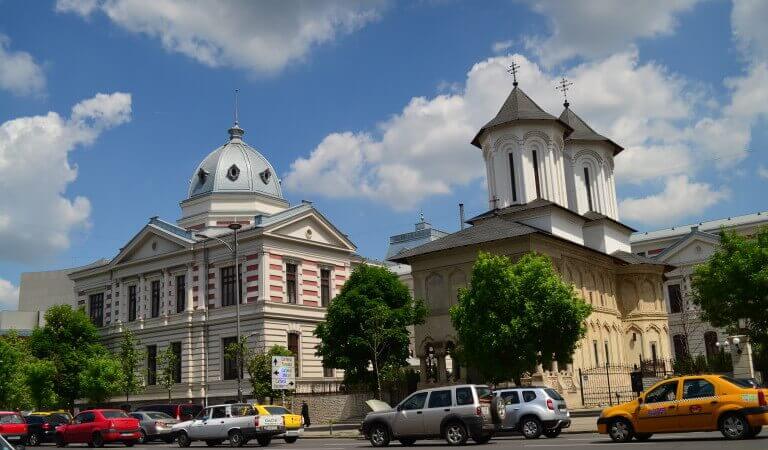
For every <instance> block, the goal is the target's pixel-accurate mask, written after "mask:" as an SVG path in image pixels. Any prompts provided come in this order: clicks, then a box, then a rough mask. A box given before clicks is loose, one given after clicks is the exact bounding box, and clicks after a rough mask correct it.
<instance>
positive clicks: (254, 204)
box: [178, 121, 288, 230]
mask: <svg viewBox="0 0 768 450" xmlns="http://www.w3.org/2000/svg"><path fill="white" fill-rule="evenodd" d="M228 131H229V139H228V141H227V142H226V143H225V144H224V145H222V146H220V147H218V148H217V149H215V150H214V151H212V152H211V153H209V154H208V156H206V157H205V158H204V159H203V161H202V162H201V163H200V164H199V165H198V166H197V168H196V169H195V171H194V172H193V173H192V176H191V177H190V180H189V190H188V192H187V198H186V200H184V201H182V202H181V210H182V217H181V219H180V220H179V221H178V223H179V226H181V227H184V228H186V229H194V230H202V229H207V228H215V227H223V228H226V226H227V225H229V224H230V223H232V222H235V221H237V222H241V223H243V224H250V223H253V221H254V217H255V216H257V215H260V214H274V213H276V212H279V211H282V210H284V209H286V208H287V207H288V202H287V201H286V200H285V199H284V198H283V193H282V189H281V186H280V179H279V178H278V176H277V174H276V173H275V169H274V168H273V167H272V164H270V163H269V161H268V160H267V159H266V158H265V157H264V156H263V155H262V154H261V153H259V152H258V151H257V150H256V149H254V148H253V147H251V146H250V145H248V144H246V143H245V141H243V135H244V134H245V131H244V130H243V129H242V128H240V126H239V124H238V123H237V121H236V122H235V123H234V125H233V126H232V127H231V128H230V129H229V130H228Z"/></svg>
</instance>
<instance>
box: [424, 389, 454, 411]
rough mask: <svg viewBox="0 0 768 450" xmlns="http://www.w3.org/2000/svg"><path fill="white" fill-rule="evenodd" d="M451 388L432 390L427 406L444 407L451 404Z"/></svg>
mask: <svg viewBox="0 0 768 450" xmlns="http://www.w3.org/2000/svg"><path fill="white" fill-rule="evenodd" d="M451 403H452V401H451V390H450V389H446V390H444V391H432V392H430V394H429V402H427V408H446V407H450V406H451Z"/></svg>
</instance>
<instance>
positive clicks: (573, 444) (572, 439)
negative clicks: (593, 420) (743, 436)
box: [27, 431, 768, 450]
mask: <svg viewBox="0 0 768 450" xmlns="http://www.w3.org/2000/svg"><path fill="white" fill-rule="evenodd" d="M46 447H47V448H48V449H49V450H55V447H54V446H53V445H51V444H47V445H45V446H44V447H43V449H45V448H46ZM68 447H71V448H87V446H86V445H70V446H68ZM106 447H109V448H125V447H123V446H118V445H108V446H106ZM192 447H198V448H208V447H206V445H205V443H203V442H195V443H193V444H192ZM248 447H252V448H258V447H259V445H258V444H257V443H256V442H255V441H252V442H249V443H248V445H246V448H248ZM390 447H392V448H398V447H401V446H400V444H399V443H398V442H393V443H392V444H390ZM413 447H416V448H429V449H443V448H445V449H447V448H453V447H448V446H447V445H445V442H444V441H419V442H416V444H415V445H414V446H413ZM467 447H468V448H469V447H474V448H478V449H480V448H487V449H488V450H502V449H538V448H541V449H557V448H564V449H565V448H569V449H574V450H578V449H590V450H594V449H600V448H604V449H607V450H613V449H618V448H647V449H649V450H650V449H654V450H655V449H674V450H708V449H713V450H714V449H717V450H728V449H734V450H753V449H754V450H758V449H759V450H766V449H768V431H763V432H762V433H761V434H760V435H759V436H758V437H757V438H755V439H749V440H744V441H726V440H725V439H723V437H722V436H721V435H720V433H679V434H666V435H656V436H654V437H653V438H651V440H650V441H648V442H636V441H633V442H631V443H626V444H615V443H613V442H611V440H610V439H609V438H608V437H607V436H601V435H597V434H591V433H584V434H566V435H562V436H560V437H558V438H555V439H547V438H543V437H542V438H540V439H536V440H526V439H523V438H522V437H518V436H511V437H498V438H495V439H493V440H492V441H491V442H490V443H488V444H486V445H485V446H479V445H476V444H474V443H472V441H470V442H469V443H468V444H467ZM32 448H33V447H27V449H28V450H30V449H32ZM36 448H39V447H36ZM178 448H179V447H178V446H177V445H176V444H164V443H150V444H146V445H143V446H135V447H133V449H132V450H176V449H178ZM215 448H220V449H224V448H229V446H228V445H227V443H226V442H225V443H224V444H222V445H219V446H218V447H215ZM269 448H272V449H275V450H291V449H317V450H352V449H358V448H367V449H370V448H372V447H371V445H370V443H368V441H363V440H360V439H330V438H328V439H325V438H322V439H318V438H312V439H299V440H298V441H297V442H296V443H294V444H286V443H285V442H283V441H282V440H279V439H278V440H274V441H273V442H272V444H270V446H269Z"/></svg>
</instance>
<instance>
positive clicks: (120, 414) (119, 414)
mask: <svg viewBox="0 0 768 450" xmlns="http://www.w3.org/2000/svg"><path fill="white" fill-rule="evenodd" d="M101 415H102V416H104V418H105V419H122V418H125V417H128V415H127V414H126V413H125V412H124V411H118V410H116V409H113V410H110V411H102V412H101Z"/></svg>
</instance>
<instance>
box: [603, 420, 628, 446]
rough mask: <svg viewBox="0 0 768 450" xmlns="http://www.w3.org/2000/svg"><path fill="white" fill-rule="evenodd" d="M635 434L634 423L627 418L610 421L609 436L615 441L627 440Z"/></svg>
mask: <svg viewBox="0 0 768 450" xmlns="http://www.w3.org/2000/svg"><path fill="white" fill-rule="evenodd" d="M633 434H634V431H633V430H632V424H631V423H629V421H628V420H627V419H613V420H612V421H610V422H609V423H608V436H610V437H611V439H612V440H613V442H627V441H629V440H630V439H632V435H633Z"/></svg>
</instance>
